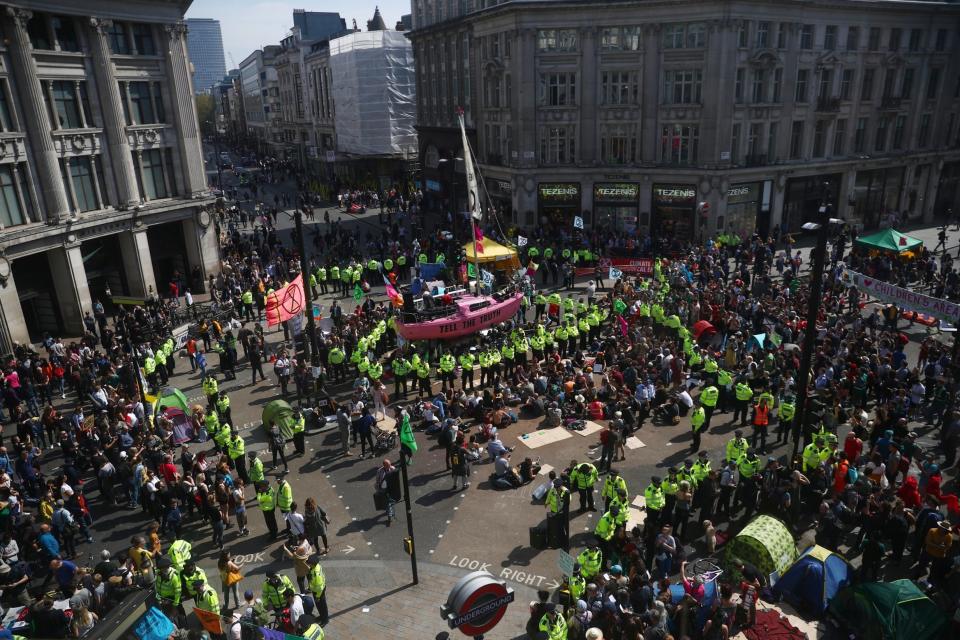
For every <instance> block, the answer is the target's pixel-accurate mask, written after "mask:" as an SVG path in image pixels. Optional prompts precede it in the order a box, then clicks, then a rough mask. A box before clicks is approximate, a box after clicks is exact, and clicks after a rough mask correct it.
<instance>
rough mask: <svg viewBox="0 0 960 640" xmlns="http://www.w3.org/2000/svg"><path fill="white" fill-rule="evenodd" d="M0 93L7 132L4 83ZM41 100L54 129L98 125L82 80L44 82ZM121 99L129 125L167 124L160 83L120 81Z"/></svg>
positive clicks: (0, 110)
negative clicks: (45, 105) (44, 101)
mask: <svg viewBox="0 0 960 640" xmlns="http://www.w3.org/2000/svg"><path fill="white" fill-rule="evenodd" d="M0 85H4V90H3V91H0V94H2V100H0V124H2V125H3V127H4V130H5V131H9V130H10V128H9V127H10V114H9V108H8V105H7V102H6V91H5V84H4V83H0ZM43 85H44V98H45V99H46V101H47V109H48V112H49V114H50V120H51V122H52V124H53V126H54V129H82V128H86V127H94V126H97V123H96V122H95V121H94V119H93V111H92V109H91V108H90V100H89V97H88V95H87V83H86V81H84V80H45V81H43ZM120 97H121V102H122V103H123V113H124V117H125V119H126V123H127V124H128V125H135V124H159V123H163V122H166V113H165V111H164V108H163V97H162V88H161V84H160V83H159V82H147V81H136V82H120Z"/></svg>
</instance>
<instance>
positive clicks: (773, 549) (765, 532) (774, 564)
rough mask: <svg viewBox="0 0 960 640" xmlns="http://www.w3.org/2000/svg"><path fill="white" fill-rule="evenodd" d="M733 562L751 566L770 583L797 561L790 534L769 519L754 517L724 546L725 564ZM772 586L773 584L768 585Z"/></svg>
mask: <svg viewBox="0 0 960 640" xmlns="http://www.w3.org/2000/svg"><path fill="white" fill-rule="evenodd" d="M734 558H737V559H739V560H743V561H744V562H747V563H749V564H752V565H753V566H755V567H756V568H757V569H759V570H760V572H761V573H763V574H764V575H765V576H768V577H769V576H771V575H773V576H774V580H775V579H776V578H777V577H779V576H780V575H781V574H782V573H783V571H784V570H785V569H786V568H787V567H789V566H790V565H791V564H793V561H794V560H796V559H797V545H796V544H795V543H794V541H793V534H791V533H790V530H789V529H787V526H786V525H785V524H783V523H782V522H781V521H779V520H777V519H776V518H773V517H771V516H757V517H756V518H754V519H753V520H751V521H750V523H749V524H748V525H747V526H746V527H744V528H743V530H742V531H741V532H740V533H738V534H737V535H736V537H734V539H733V540H731V541H730V543H729V544H728V545H727V550H726V556H725V561H726V563H727V564H732V562H731V561H732V560H733V559H734ZM771 582H773V580H772V581H771Z"/></svg>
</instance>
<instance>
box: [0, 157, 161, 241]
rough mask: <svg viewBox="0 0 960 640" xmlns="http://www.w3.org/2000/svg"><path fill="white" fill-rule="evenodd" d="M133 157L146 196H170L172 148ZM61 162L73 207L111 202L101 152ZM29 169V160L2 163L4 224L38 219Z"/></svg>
mask: <svg viewBox="0 0 960 640" xmlns="http://www.w3.org/2000/svg"><path fill="white" fill-rule="evenodd" d="M132 160H133V163H134V169H135V173H136V176H137V184H138V186H139V188H140V193H141V194H143V198H144V199H145V200H147V201H150V200H157V199H160V198H168V197H171V196H172V195H173V194H174V192H175V188H174V185H173V184H172V180H173V177H174V172H173V152H172V150H170V149H150V150H147V151H141V152H140V153H139V154H138V153H137V152H136V151H134V152H132ZM59 164H60V177H61V179H62V180H63V188H64V192H65V193H66V194H67V201H68V202H69V204H70V210H71V211H73V212H75V213H82V212H85V211H96V210H99V209H103V208H105V207H107V206H108V205H109V204H110V203H109V202H108V198H107V189H106V182H105V181H104V166H103V165H104V161H103V158H102V157H101V156H99V155H93V156H77V157H73V158H60V160H59ZM28 172H29V168H28V166H27V164H26V163H18V164H4V165H0V225H2V226H3V227H12V226H17V225H22V224H26V223H28V222H30V221H31V220H35V219H36V214H37V210H38V208H37V206H36V203H35V202H33V200H32V198H31V196H30V193H31V192H30V189H29V187H28V181H29V175H28Z"/></svg>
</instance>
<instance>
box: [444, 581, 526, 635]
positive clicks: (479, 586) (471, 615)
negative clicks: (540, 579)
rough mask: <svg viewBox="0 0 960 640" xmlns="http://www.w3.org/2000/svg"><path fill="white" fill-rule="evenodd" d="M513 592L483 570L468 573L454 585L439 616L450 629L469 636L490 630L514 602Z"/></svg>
mask: <svg viewBox="0 0 960 640" xmlns="http://www.w3.org/2000/svg"><path fill="white" fill-rule="evenodd" d="M513 597H514V595H513V589H510V588H508V587H507V585H506V583H505V582H501V581H500V580H497V579H496V578H494V577H493V576H492V575H490V574H489V573H487V572H486V571H474V572H473V573H468V574H467V575H465V576H464V577H462V578H460V580H459V581H458V582H457V584H455V585H454V586H453V589H451V590H450V595H448V596H447V602H446V604H444V605H442V606H441V607H440V615H441V616H442V617H443V619H444V620H446V621H447V624H449V625H450V628H451V629H460V631H461V632H462V633H464V634H465V635H468V636H480V635H483V634H484V633H486V632H487V631H490V630H491V629H493V628H494V627H495V626H497V623H498V622H500V619H501V618H503V614H505V613H506V612H507V605H509V604H510V603H511V602H513Z"/></svg>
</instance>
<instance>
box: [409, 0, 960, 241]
mask: <svg viewBox="0 0 960 640" xmlns="http://www.w3.org/2000/svg"><path fill="white" fill-rule="evenodd" d="M412 10H413V16H412V17H413V31H412V32H411V33H410V34H409V37H410V38H411V40H412V41H413V45H414V53H415V56H416V69H417V100H418V106H417V114H418V132H419V137H420V158H421V160H422V163H423V167H424V188H425V190H426V195H427V196H428V197H429V198H431V199H433V200H434V201H436V202H439V203H440V204H441V206H449V204H450V199H451V197H452V196H454V195H457V194H460V197H458V198H457V199H458V200H461V201H462V194H464V193H465V192H466V191H465V188H464V185H463V175H462V163H458V162H456V160H455V159H456V158H457V157H459V156H460V154H461V153H462V150H461V148H460V144H461V143H460V135H459V132H458V131H457V129H456V110H457V108H458V107H462V108H463V109H464V112H465V115H466V121H467V124H468V128H469V134H470V137H471V139H472V141H473V142H472V144H473V146H474V151H475V152H476V153H477V155H478V157H479V161H480V164H481V171H482V173H483V175H484V178H485V187H486V192H487V193H488V194H489V197H490V200H491V201H492V202H493V204H494V206H495V207H496V208H497V209H498V210H500V211H502V212H503V215H504V217H506V218H507V219H508V221H512V222H515V223H518V224H520V225H522V226H526V227H532V226H534V225H538V224H562V225H565V226H569V225H571V224H572V219H573V217H574V216H575V215H577V216H582V217H583V218H584V220H585V222H586V224H587V225H588V226H589V225H607V226H612V227H615V228H618V229H627V230H629V229H634V228H637V227H639V228H640V230H641V231H644V232H650V233H656V234H660V235H663V236H672V237H677V238H681V239H686V238H691V239H693V238H701V239H702V238H706V237H709V236H712V235H714V234H717V233H721V232H736V233H739V234H741V235H746V234H749V233H751V232H753V231H754V230H755V229H756V230H759V231H760V232H761V233H767V232H770V231H772V230H774V229H776V228H778V227H779V228H780V229H782V230H789V231H795V230H797V229H799V228H800V227H801V225H802V224H803V223H804V222H805V221H807V220H809V219H811V218H812V217H813V216H814V215H815V214H816V211H817V209H818V207H819V205H820V203H821V202H822V201H824V200H826V201H828V202H830V203H831V204H832V205H833V206H834V211H835V213H834V215H837V216H838V217H842V218H845V219H847V220H849V221H851V222H852V223H854V224H857V225H859V226H861V227H862V228H864V229H872V228H876V227H878V226H879V225H881V224H884V223H885V221H886V219H888V218H889V217H891V214H892V213H897V214H900V216H901V217H906V218H908V219H910V220H924V221H927V222H929V221H932V220H933V219H934V217H935V216H937V215H941V214H944V213H945V212H946V210H947V209H948V208H950V207H952V206H954V203H956V201H957V197H958V188H960V116H958V111H960V38H958V30H960V5H958V4H955V3H950V2H925V1H911V0H904V1H888V0H816V1H813V2H811V1H809V0H776V1H773V0H742V1H740V0H731V1H723V2H721V1H719V0H713V1H711V0H696V1H694V0H675V1H673V2H663V1H662V0H608V1H605V0H598V1H594V2H586V1H584V0H554V1H542V0H541V1H535V0H512V1H506V2H505V1H502V0H465V1H455V0H413V1H412ZM442 160H454V161H453V162H450V161H447V162H441V161H442ZM458 165H459V166H458ZM454 167H456V169H454ZM460 207H462V202H461V203H460ZM460 207H458V208H460Z"/></svg>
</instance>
